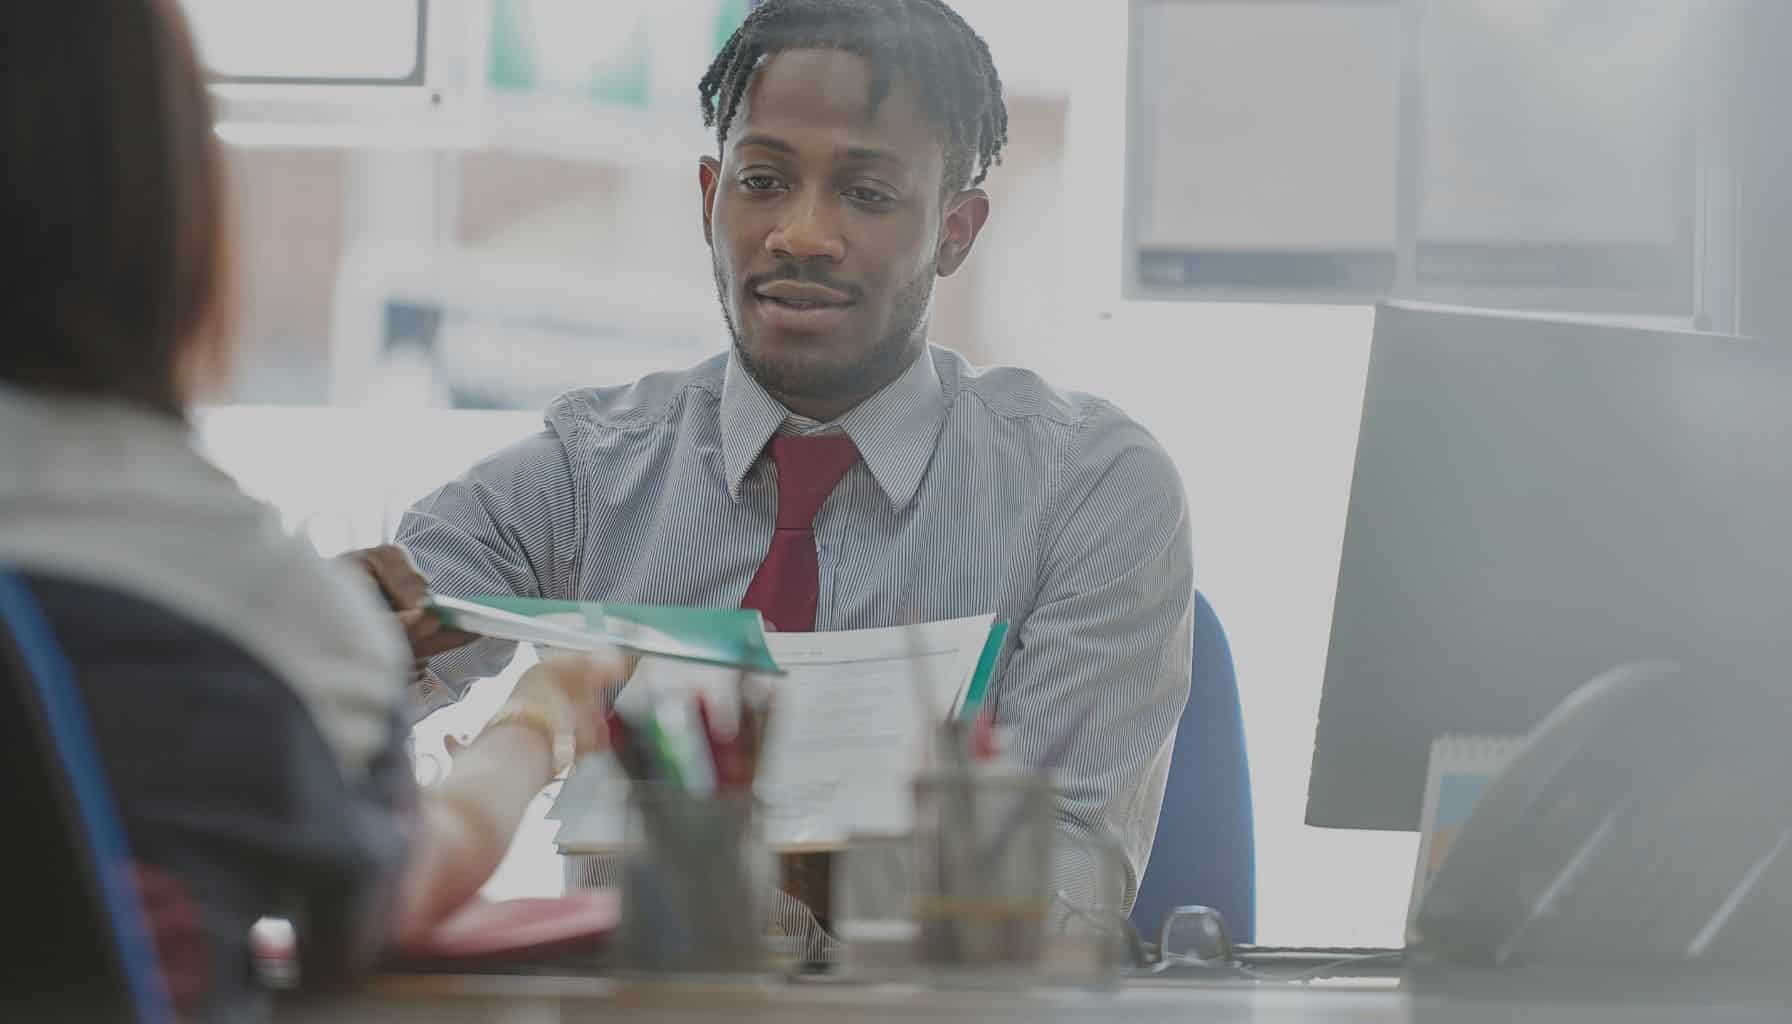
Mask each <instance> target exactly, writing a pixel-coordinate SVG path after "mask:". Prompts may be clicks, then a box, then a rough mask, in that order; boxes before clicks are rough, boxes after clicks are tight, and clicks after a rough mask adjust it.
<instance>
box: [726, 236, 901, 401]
mask: <svg viewBox="0 0 1792 1024" xmlns="http://www.w3.org/2000/svg"><path fill="white" fill-rule="evenodd" d="M711 266H712V268H713V269H714V271H715V280H716V296H717V298H718V299H719V300H720V302H721V305H722V321H723V322H724V323H725V324H727V326H728V337H729V338H730V339H731V340H732V341H733V343H734V352H735V355H736V356H737V357H738V358H739V359H740V363H741V365H742V366H743V367H745V368H746V370H747V372H748V373H750V374H752V375H753V379H754V380H756V381H758V382H759V386H760V387H762V388H764V389H765V390H767V391H769V392H770V393H771V394H772V395H774V396H779V397H784V398H796V399H816V400H822V401H838V400H840V399H843V398H852V399H860V400H863V399H865V398H869V397H871V396H872V395H874V394H876V393H877V392H878V391H880V390H882V389H883V388H884V386H885V385H887V384H889V383H890V382H891V381H893V380H895V379H896V378H897V377H900V376H902V373H903V371H904V370H907V369H908V368H909V365H910V363H912V362H913V360H914V357H915V355H916V353H915V346H916V344H917V343H918V341H919V339H920V337H921V334H922V329H923V324H924V323H925V322H926V320H927V312H928V309H929V307H930V305H931V304H932V302H933V280H934V277H935V276H937V270H936V266H937V264H932V263H930V264H929V265H928V266H927V268H926V269H925V270H923V271H922V272H921V273H920V274H919V275H918V276H917V277H916V278H915V280H914V281H912V282H910V283H909V284H908V285H907V286H906V287H904V288H903V289H902V293H901V294H900V295H898V296H897V298H896V305H895V310H894V312H895V317H894V319H893V320H892V322H891V324H890V329H889V330H888V331H887V332H885V333H884V335H883V337H881V338H879V339H878V340H877V343H876V344H875V345H873V346H871V349H870V350H869V351H867V352H865V353H864V354H863V355H862V356H860V357H859V358H858V359H856V360H853V361H851V362H848V363H844V364H829V363H813V362H808V361H805V360H803V359H802V358H801V356H800V355H799V356H798V357H796V358H794V359H777V358H766V359H761V358H760V357H759V356H758V355H756V354H755V353H754V352H753V351H752V350H751V349H750V347H749V346H748V345H747V344H746V342H745V340H744V339H743V338H742V337H741V332H740V327H739V325H738V324H736V323H735V322H734V314H733V313H732V311H730V309H729V306H728V296H729V284H728V277H727V275H726V274H725V273H724V272H723V269H722V264H721V260H719V259H716V260H712V261H711Z"/></svg>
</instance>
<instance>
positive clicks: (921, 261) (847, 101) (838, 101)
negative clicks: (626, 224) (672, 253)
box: [700, 50, 989, 418]
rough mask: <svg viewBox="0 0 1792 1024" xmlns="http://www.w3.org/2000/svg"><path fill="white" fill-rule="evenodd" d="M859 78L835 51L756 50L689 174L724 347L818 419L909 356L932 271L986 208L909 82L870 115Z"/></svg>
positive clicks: (867, 390)
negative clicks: (730, 343) (716, 140)
mask: <svg viewBox="0 0 1792 1024" xmlns="http://www.w3.org/2000/svg"><path fill="white" fill-rule="evenodd" d="M871 77H872V70H871V65H870V64H869V63H868V62H866V61H865V60H864V59H863V58H861V57H858V56H855V55H853V54H849V53H845V52H842V51H836V50H790V51H786V52H783V53H780V54H777V55H775V56H773V57H771V58H770V59H769V60H767V61H766V63H765V65H764V66H763V67H761V68H760V70H759V72H758V73H757V74H756V75H754V77H753V80H752V82H751V84H750V85H749V87H748V91H747V95H746V97H745V98H744V99H743V101H742V103H741V107H740V111H739V113H738V114H737V115H736V117H735V120H734V122H733V124H731V125H730V126H729V130H728V144H727V147H726V149H725V150H724V151H723V153H722V159H721V160H720V161H716V160H713V159H706V160H704V162H703V166H702V170H701V174H700V179H701V184H702V186H703V224H704V234H705V237H706V238H707V239H708V241H709V245H710V251H711V252H712V253H713V254H714V263H715V275H716V288H717V291H718V292H719V294H720V296H721V300H722V312H723V315H724V316H725V317H726V319H727V321H728V327H729V330H730V332H731V333H732V334H733V335H734V345H735V349H736V351H737V352H738V353H739V355H740V358H741V361H742V363H743V364H745V366H746V367H747V369H748V370H749V371H751V372H752V374H753V376H754V378H755V379H757V380H758V381H759V382H760V384H761V385H763V386H764V387H765V388H766V390H768V391H770V392H771V393H772V394H773V395H774V396H775V397H777V398H778V399H780V400H781V401H783V402H784V404H785V405H786V406H788V407H789V408H791V409H792V410H794V411H797V412H801V413H804V414H805V415H811V416H817V417H818V418H831V417H833V416H835V415H839V414H840V413H842V412H845V411H846V410H848V409H850V408H852V407H853V406H854V405H856V404H858V402H860V401H862V400H863V399H865V398H867V397H869V396H870V395H872V394H874V393H875V392H876V391H877V390H878V389H880V388H882V387H883V386H884V385H885V384H887V383H889V382H890V381H891V380H893V379H895V378H896V377H897V376H898V375H900V374H901V373H902V371H903V370H904V369H906V368H907V367H908V365H909V363H910V362H912V361H913V360H914V358H915V357H916V356H917V355H919V353H920V351H921V348H922V347H923V346H924V345H925V344H926V324H927V317H928V311H929V307H930V305H931V302H932V297H933V279H934V277H935V275H940V276H945V275H948V274H951V273H952V272H954V271H956V270H957V269H958V267H959V266H961V265H962V264H963V262H964V259H965V257H966V256H967V255H969V253H970V249H971V245H972V244H973V243H974V242H975V239H976V235H977V232H978V231H979V230H980V229H981V228H982V225H983V221H984V219H985V218H986V217H987V216H988V209H989V204H988V200H987V198H985V197H984V196H983V194H982V193H981V192H977V191H968V192H958V191H953V192H952V193H950V194H948V193H947V192H946V189H945V188H944V182H943V176H944V172H945V153H944V147H943V145H942V143H941V139H940V133H939V131H938V129H937V128H936V127H935V126H934V125H933V124H932V123H931V122H930V121H929V120H928V118H927V116H926V115H925V113H924V112H923V108H922V106H921V99H920V97H919V95H918V93H917V91H916V87H915V85H914V84H913V83H912V82H910V81H908V80H907V79H906V78H904V77H902V76H897V79H896V81H895V82H894V83H893V87H892V90H891V93H890V95H889V97H888V98H887V99H885V100H884V102H883V103H881V104H879V106H878V108H877V110H876V112H875V114H872V112H871V110H870V105H869V102H868V101H869V97H870V89H871Z"/></svg>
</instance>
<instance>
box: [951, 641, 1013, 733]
mask: <svg viewBox="0 0 1792 1024" xmlns="http://www.w3.org/2000/svg"><path fill="white" fill-rule="evenodd" d="M1007 639H1008V623H1006V622H998V623H996V624H994V625H992V626H990V627H989V638H988V639H986V640H984V641H983V653H982V654H981V655H979V656H978V658H977V669H976V671H974V672H972V673H971V685H970V686H969V687H967V688H966V690H965V694H964V707H963V708H961V709H960V710H959V713H958V717H959V718H961V719H963V720H964V721H967V722H968V721H971V720H973V719H975V718H976V717H977V712H979V711H981V710H982V709H983V698H984V695H985V694H987V693H988V692H989V680H990V677H991V676H993V675H995V674H996V659H998V658H1000V657H1001V656H1002V644H1003V643H1004V642H1006V641H1007Z"/></svg>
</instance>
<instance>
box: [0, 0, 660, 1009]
mask: <svg viewBox="0 0 1792 1024" xmlns="http://www.w3.org/2000/svg"><path fill="white" fill-rule="evenodd" d="M5 11H6V13H4V14H0V79H3V80H4V82H5V88H4V90H3V92H0V107H3V109H4V114H3V115H0V116H3V117H4V119H5V120H4V129H3V130H4V131H5V133H6V136H7V137H6V145H5V150H4V154H3V155H0V167H4V172H3V174H4V179H3V180H0V207H3V208H4V210H5V216H4V221H3V223H4V225H5V229H4V230H3V231H0V246H4V247H5V248H6V249H7V250H9V252H8V253H7V258H6V260H5V263H6V265H7V266H8V267H9V268H12V269H10V270H9V275H11V280H9V281H8V283H7V286H6V287H5V288H4V289H0V339H3V344H0V439H3V441H0V566H3V567H6V568H9V569H14V570H20V571H22V572H23V573H24V574H25V577H26V579H27V580H28V582H29V583H30V585H31V588H32V589H33V591H34V592H35V595H36V597H37V599H38V602H39V603H40V604H41V605H42V606H43V608H44V609H45V611H46V614H47V615H48V617H49V619H50V621H51V625H52V626H53V628H54V629H55V631H56V633H57V635H58V639H59V641H60V643H61V645H62V647H63V648H64V649H65V651H66V653H67V654H68V657H69V660H70V662H71V664H72V666H73V668H74V672H75V674H76V676H77V678H78V681H79V684H80V686H81V688H82V691H83V696H84V698H85V703H86V706H87V708H88V712H89V715H90V717H91V718H92V719H93V723H92V724H93V728H94V731H95V733H96V735H97V738H98V740H99V743H100V746H101V749H102V755H103V757H104V760H105V765H106V769H107V774H108V778H109V780H110V782H111V785H112V788H113V790H114V793H115V796H116V798H117V802H118V804H119V807H120V810H121V812H122V814H123V816H124V818H125V827H126V831H127V835H128V839H129V842H130V846H131V851H132V856H133V858H134V860H135V861H136V862H137V864H138V866H139V867H140V868H141V869H143V873H144V875H145V877H148V878H151V879H154V880H155V885H154V886H152V887H151V888H152V889H153V890H154V896H155V898H153V899H148V900H146V903H148V904H149V905H150V907H151V913H152V915H154V914H155V913H157V912H158V911H159V910H160V908H164V907H176V908H178V907H180V906H182V905H187V906H191V907H193V908H196V910H197V912H198V918H199V922H200V925H201V927H200V928H199V929H198V932H199V934H200V935H201V936H202V937H203V943H204V956H203V958H202V961H201V962H200V963H198V964H196V965H188V966H189V968H190V969H185V970H182V971H180V972H179V973H178V975H177V976H175V977H172V978H171V979H170V981H171V987H172V988H175V989H177V990H180V991H182V992H183V993H184V994H186V995H190V996H193V997H195V998H194V999H193V1000H192V1001H191V1003H190V1004H189V1005H190V1007H191V1008H192V1009H194V1011H195V1012H196V1013H197V1014H199V1015H203V1016H208V1017H216V1018H229V1019H233V1020H234V1019H241V1017H242V1016H244V1014H245V1011H246V1010H249V1009H252V1008H253V1007H254V1006H255V1005H256V1004H257V1003H258V1002H259V999H258V997H257V995H256V993H255V990H254V986H253V983H252V981H251V972H250V958H249V953H248V935H249V931H250V927H251V925H252V924H253V923H254V922H255V921H256V920H257V919H259V918H261V917H263V916H278V917H284V918H287V919H289V920H292V921H293V922H294V923H295V924H296V926H297V932H298V936H299V941H300V955H301V964H302V970H303V971H304V972H305V976H306V977H307V979H308V980H311V981H318V980H328V979H330V978H339V977H341V976H343V975H345V974H346V973H348V972H351V971H352V970H354V969H355V968H358V967H361V966H364V965H366V964H368V963H370V962H371V961H372V960H373V959H374V958H375V957H376V956H378V955H379V954H380V953H381V952H382V951H384V950H387V949H389V948H391V947H392V946H393V945H394V944H397V945H399V946H402V945H403V944H405V943H407V942H413V941H415V940H417V939H418V938H419V937H420V936H423V935H425V934H427V933H428V932H429V931H430V929H431V928H432V927H433V926H434V925H435V924H436V923H438V922H439V921H440V920H442V918H443V917H444V916H445V915H447V914H448V913H450V912H451V911H453V910H454V909H456V908H457V907H459V906H460V905H461V904H463V903H464V902H465V901H466V900H467V899H468V898H470V897H471V896H472V895H473V894H474V893H475V892H476V891H477V890H478V888H479V886H480V885H481V884H482V883H483V881H484V880H485V879H486V878H487V877H488V876H489V875H490V873H491V871H492V870H493V869H494V868H495V867H496V866H497V864H498V862H499V860H500V859H501V858H502V856H503V854H504V852H505V849H506V847H507V845H508V842H509V839H510V837H511V835H512V833H513V832H514V831H515V829H516V826H517V824H518V822H519V821H520V820H521V817H522V814H523V812H524V809H525V807H526V805H527V803H528V801H529V800H530V799H531V798H532V797H533V796H534V794H535V793H536V792H537V791H538V790H539V789H540V788H541V786H542V785H544V784H545V783H546V782H547V781H548V780H549V779H550V778H551V776H552V774H553V771H554V768H555V767H556V766H557V765H558V764H561V763H563V762H564V760H565V754H566V747H567V743H566V742H565V741H566V740H567V739H570V738H571V737H573V736H575V735H577V736H583V737H588V736H590V735H591V734H592V732H593V730H591V729H589V728H582V726H584V725H585V724H586V723H588V722H591V721H593V720H594V719H593V718H592V717H591V711H592V709H594V708H595V707H597V706H598V697H599V694H600V693H601V692H602V691H603V690H605V689H606V688H610V687H613V686H615V685H617V684H618V683H619V681H620V680H621V679H622V678H623V676H624V673H625V671H626V667H625V666H624V664H623V663H622V661H621V659H620V658H619V657H607V658H603V657H598V658H590V659H583V658H581V659H572V660H553V661H549V662H544V663H543V664H542V665H540V666H538V667H536V668H535V669H532V670H531V671H530V672H529V673H528V674H527V675H525V676H524V678H523V679H522V680H521V681H520V682H519V683H518V685H517V687H516V691H515V693H514V695H513V696H512V697H511V698H510V701H509V703H508V704H507V705H506V707H505V709H504V710H502V711H500V713H499V714H498V715H497V716H496V717H494V719H493V720H492V724H491V725H489V726H488V727H487V728H486V730H485V731H484V732H483V733H482V734H481V736H480V737H479V739H478V740H477V741H475V742H474V743H473V744H472V746H471V747H470V748H468V749H467V750H465V751H462V752H461V753H460V754H459V756H458V757H457V758H456V763H455V770H454V774H453V776H452V777H451V778H450V779H449V780H448V781H447V782H445V783H444V784H442V785H441V786H439V787H436V788H434V789H432V790H430V791H428V792H425V793H423V794H421V795H419V794H418V793H417V792H416V791H415V787H414V784H413V782H412V779H411V775H410V772H411V769H410V765H409V763H408V760H407V757H406V755H405V751H404V729H403V725H402V723H403V721H404V718H403V715H402V714H401V709H400V701H401V699H402V693H403V686H404V683H405V682H406V679H407V676H408V674H409V673H408V667H409V665H410V664H411V663H412V661H413V659H414V658H415V657H416V656H418V655H419V654H423V653H428V651H429V650H431V649H432V646H431V645H432V644H436V643H439V642H440V639H441V638H439V637H430V636H428V634H429V633H430V631H431V627H430V624H429V623H427V622H423V621H421V620H419V618H418V615H419V614H420V613H417V612H414V611H413V612H411V613H407V614H408V615H409V618H408V619H407V620H405V621H407V624H408V625H410V626H412V627H415V628H414V634H413V639H414V640H415V646H414V649H413V651H407V650H406V645H405V640H404V638H403V637H401V636H400V635H398V633H397V632H396V631H395V630H394V629H393V627H392V626H391V622H392V619H391V617H390V616H389V615H388V614H387V613H386V612H385V610H384V608H383V607H382V606H381V603H380V600H379V595H378V592H377V591H376V589H375V588H374V587H372V586H370V585H369V583H368V581H367V577H366V576H365V575H364V574H362V573H359V572H354V571H351V570H349V569H346V568H343V567H340V566H337V565H332V564H329V563H325V562H323V561H321V560H320V559H318V558H317V557H316V556H315V555H313V554H312V553H311V552H310V551H309V549H307V548H306V547H304V546H303V545H301V544H300V543H298V542H296V541H294V540H292V539H290V538H288V537H286V536H284V535H282V533H281V532H280V530H279V529H278V526H277V522H276V520H275V518H274V517H273V516H272V514H271V513H270V512H269V510H267V509H265V508H263V507H261V506H259V505H257V504H256V503H254V502H252V501H250V500H249V499H248V498H246V497H244V496H243V495H242V494H241V493H240V492H239V491H238V490H237V489H236V487H235V486H234V485H233V484H232V483H231V481H230V480H229V479H227V478H226V477H224V476H223V475H222V474H221V473H219V472H218V471H217V470H215V469H214V468H212V467H211V466H210V465H209V464H208V463H207V462H205V461H204V460H203V459H202V458H201V457H200V456H199V455H197V454H196V453H195V452H194V450H193V448H192V447H191V444H190V438H189V427H188V423H187V420H186V412H187V410H188V409H189V408H190V407H192V405H193V404H194V403H195V402H197V401H199V400H201V399H202V398H203V397H204V396H206V395H207V394H209V393H212V392H213V391H214V390H215V389H218V388H219V387H221V385H222V384H223V383H224V381H225V378H226V374H227V373H228V370H229V368H230V364H231V336H230V321H229V315H228V313H229V309H230V302H229V286H228V276H229V275H228V271H227V265H228V253H227V247H226V224H225V221H226V217H225V200H224V194H223V181H222V176H223V175H222V167H221V159H220V154H219V152H218V149H217V147H216V144H215V143H214V141H213V138H212V130H211V128H212V115H211V110H210V106H209V101H208V97H207V93H206V89H205V84H204V81H203V76H202V74H201V71H200V68H199V66H198V62H197V59H196V57H195V55H194V52H193V46H192V43H191V40H190V37H189V36H188V33H187V30H186V27H185V25H184V24H183V21H182V18H181V16H180V14H179V12H178V10H177V9H176V6H175V0H55V2H53V3H44V2H29V3H13V4H7V5H5ZM388 554H390V553H389V552H388ZM403 568H404V566H403V565H399V566H398V567H397V571H396V575H397V576H399V577H402V575H403V571H402V570H403ZM385 569H386V570H388V571H389V572H388V575H390V574H391V573H390V570H392V569H393V567H392V566H391V565H387V566H386V567H385ZM376 575H379V576H380V578H381V579H382V580H384V579H385V578H386V576H385V575H381V574H380V573H377V572H376ZM170 890H172V896H170ZM164 923H165V922H164ZM164 953H165V954H166V953H167V951H166V950H164Z"/></svg>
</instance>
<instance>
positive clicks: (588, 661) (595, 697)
mask: <svg viewBox="0 0 1792 1024" xmlns="http://www.w3.org/2000/svg"><path fill="white" fill-rule="evenodd" d="M639 661H640V659H639V658H638V657H636V656H634V655H630V654H625V653H624V652H622V651H619V650H615V649H610V650H604V651H591V652H586V651H579V652H573V651H556V650H551V649H547V648H544V649H542V651H541V660H540V661H539V662H537V663H536V664H534V665H533V666H531V667H530V668H529V670H528V671H526V672H524V673H523V677H522V678H521V679H519V680H517V684H516V689H514V690H512V691H511V693H510V700H508V701H506V704H507V705H512V706H523V707H529V708H534V709H536V710H538V711H540V712H542V713H544V714H547V715H550V716H552V717H553V719H554V721H556V722H558V723H560V728H561V730H562V731H564V732H567V733H570V734H572V736H573V740H574V746H575V748H576V749H577V750H578V751H579V752H580V753H584V752H586V751H589V750H597V749H601V748H602V747H603V745H604V725H603V720H604V716H605V715H606V714H607V713H608V712H609V709H610V704H611V703H612V702H613V701H614V700H615V699H616V693H617V691H619V690H621V689H622V686H623V684H624V683H626V682H628V677H629V676H630V675H631V674H632V673H633V672H634V670H635V665H636V664H637V663H638V662H639Z"/></svg>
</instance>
